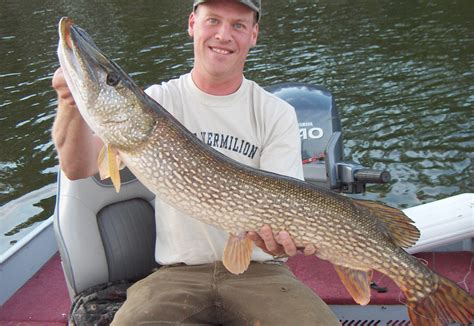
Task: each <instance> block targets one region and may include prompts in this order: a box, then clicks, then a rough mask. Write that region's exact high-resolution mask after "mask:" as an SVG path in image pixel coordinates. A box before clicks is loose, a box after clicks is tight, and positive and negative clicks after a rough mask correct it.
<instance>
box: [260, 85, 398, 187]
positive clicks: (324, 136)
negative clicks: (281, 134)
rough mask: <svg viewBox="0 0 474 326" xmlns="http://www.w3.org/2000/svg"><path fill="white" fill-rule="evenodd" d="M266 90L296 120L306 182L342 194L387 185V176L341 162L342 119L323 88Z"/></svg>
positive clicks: (278, 88) (384, 173) (271, 88)
mask: <svg viewBox="0 0 474 326" xmlns="http://www.w3.org/2000/svg"><path fill="white" fill-rule="evenodd" d="M266 89H267V91H269V92H271V93H273V94H274V95H276V96H277V97H279V98H281V99H283V100H284V101H286V102H288V103H289V104H291V105H292V106H293V107H294V108H295V110H296V115H297V117H298V123H299V127H300V137H301V157H302V160H303V170H304V175H305V179H306V180H307V181H309V182H313V183H317V184H320V185H324V186H327V187H328V188H330V189H332V190H335V191H340V192H344V193H352V194H354V193H362V192H364V191H365V187H366V185H367V184H368V183H387V182H389V181H390V179H391V177H390V173H389V172H388V171H386V170H376V169H371V168H367V167H364V166H362V165H360V164H358V163H355V162H349V161H344V160H343V142H342V140H343V138H342V128H341V120H340V118H339V113H338V110H337V106H336V103H335V100H334V97H333V96H332V94H331V93H330V92H329V91H328V90H327V89H325V88H324V87H321V86H318V85H311V84H305V83H281V84H277V85H273V86H269V87H266Z"/></svg>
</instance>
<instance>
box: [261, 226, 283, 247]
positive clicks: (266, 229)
mask: <svg viewBox="0 0 474 326" xmlns="http://www.w3.org/2000/svg"><path fill="white" fill-rule="evenodd" d="M258 234H259V235H260V237H261V238H262V240H263V242H265V246H266V247H267V249H268V250H269V251H271V252H272V253H274V254H278V253H277V250H278V246H279V245H278V243H277V242H276V241H275V237H274V236H273V231H272V229H271V228H270V226H268V225H264V226H263V227H262V228H261V229H260V232H259V233H258Z"/></svg>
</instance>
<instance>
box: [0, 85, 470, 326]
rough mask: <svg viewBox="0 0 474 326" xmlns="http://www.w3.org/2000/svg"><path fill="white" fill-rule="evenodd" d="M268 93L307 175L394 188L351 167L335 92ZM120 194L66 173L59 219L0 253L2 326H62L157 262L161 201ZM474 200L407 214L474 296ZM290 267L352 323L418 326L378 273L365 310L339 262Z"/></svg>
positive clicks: (134, 187)
mask: <svg viewBox="0 0 474 326" xmlns="http://www.w3.org/2000/svg"><path fill="white" fill-rule="evenodd" d="M268 90H269V91H270V92H272V93H274V94H275V95H276V96H279V97H280V98H282V99H284V100H286V101H288V102H289V103H290V104H292V105H293V106H294V107H295V108H296V111H297V115H298V121H299V123H300V136H301V138H302V160H303V163H304V165H303V166H304V173H305V178H306V180H308V181H309V182H314V183H316V184H320V185H324V186H326V187H328V188H329V189H332V190H334V191H338V192H342V193H347V194H350V195H353V194H361V193H363V192H364V191H365V189H366V185H367V184H369V183H386V182H388V181H389V180H390V173H389V171H384V170H375V169H371V168H366V167H363V166H361V165H360V164H357V163H354V162H349V161H344V158H343V143H342V130H341V123H340V120H339V116H338V112H337V107H336V105H335V101H334V98H333V97H332V94H331V93H330V92H329V91H327V90H326V89H324V88H323V87H320V86H316V85H308V84H301V83H284V84H278V85H275V86H272V87H268ZM121 179H122V186H121V191H120V192H119V193H118V194H117V193H116V192H115V190H114V188H113V185H112V184H111V183H110V181H108V180H100V178H99V177H98V176H93V177H90V178H88V179H83V180H76V181H71V180H69V179H68V178H67V177H66V176H65V175H64V174H63V173H62V172H61V171H60V172H59V173H58V182H57V189H58V190H57V198H56V208H55V213H54V215H53V216H51V217H50V218H49V219H47V220H46V221H44V222H42V223H41V224H40V225H39V226H38V227H36V228H35V229H34V230H33V231H32V232H30V233H29V234H28V235H27V236H25V237H24V238H23V239H21V240H20V241H18V242H17V243H15V244H14V245H13V246H12V247H10V248H9V249H8V250H7V251H6V252H5V253H3V254H2V255H1V256H0V289H1V290H0V325H18V324H21V325H28V324H29V325H62V324H66V323H67V322H68V316H69V314H70V312H71V310H72V309H75V308H76V307H77V302H78V298H81V293H82V294H83V293H84V292H85V291H86V292H87V291H90V289H91V288H92V289H96V288H97V286H99V287H101V288H103V287H107V286H110V285H115V284H122V283H120V282H123V280H129V281H130V280H137V279H140V278H143V277H145V276H146V275H148V274H149V273H150V272H151V271H152V270H153V269H154V268H158V267H159V266H157V264H156V262H155V261H154V238H155V227H154V214H155V212H154V195H153V194H152V193H151V192H150V191H149V190H148V189H147V188H145V187H144V186H143V185H142V184H141V183H140V182H139V181H138V180H137V179H136V178H135V177H134V176H133V174H132V173H131V172H130V171H129V170H127V169H123V170H122V171H121ZM473 209H474V194H473V193H465V194H459V195H456V196H452V197H449V198H445V199H441V200H438V201H435V202H431V203H427V204H422V205H419V206H415V207H411V208H408V209H405V210H404V212H405V213H406V215H407V216H408V217H410V218H411V219H412V220H414V221H415V225H416V226H417V227H418V228H419V229H420V231H421V237H420V239H419V241H418V242H417V244H416V245H415V246H413V247H411V248H410V249H408V251H409V252H410V253H412V254H415V255H416V256H417V257H418V258H419V259H421V260H423V261H424V262H425V263H426V264H428V265H429V266H430V267H431V268H432V269H433V270H435V271H437V272H438V273H440V274H442V275H444V276H446V277H448V278H449V279H451V280H453V281H455V282H456V283H457V284H459V285H460V286H461V287H463V288H465V289H467V290H468V291H469V292H470V293H471V294H474V271H473V267H474V254H473V251H474V250H473V249H474V214H473ZM287 264H288V266H289V267H290V268H291V269H292V271H293V272H294V273H295V275H296V276H297V277H298V278H299V279H300V280H301V281H302V282H304V283H305V284H306V285H307V286H308V287H310V288H311V289H313V290H314V291H315V292H316V293H317V294H318V295H319V296H320V297H321V298H322V299H323V300H324V301H325V302H326V303H328V304H329V305H330V307H331V309H332V310H333V311H334V312H335V314H336V315H337V316H338V318H339V319H340V320H341V322H342V324H343V325H409V324H410V323H409V319H408V316H407V312H406V307H405V305H404V297H403V294H402V293H401V291H400V290H399V288H398V287H397V286H396V285H395V284H394V283H393V282H392V281H391V280H390V279H389V278H388V277H385V276H384V275H382V274H380V273H377V272H376V273H374V278H373V281H374V282H373V283H372V289H373V291H372V299H371V302H370V304H369V305H367V306H364V307H362V306H359V305H357V304H356V303H355V302H354V301H353V300H352V298H351V297H350V295H349V294H348V293H347V292H346V290H345V288H344V286H343V285H342V283H341V282H340V281H339V279H338V277H337V276H336V273H334V269H333V267H332V266H331V264H330V263H328V262H326V261H323V260H320V259H318V258H317V257H315V256H311V257H305V256H303V255H296V256H294V257H291V258H289V259H288V262H287Z"/></svg>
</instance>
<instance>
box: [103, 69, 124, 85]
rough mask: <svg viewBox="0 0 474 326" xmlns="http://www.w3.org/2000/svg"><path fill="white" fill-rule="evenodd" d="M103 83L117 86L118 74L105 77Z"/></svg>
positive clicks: (112, 73)
mask: <svg viewBox="0 0 474 326" xmlns="http://www.w3.org/2000/svg"><path fill="white" fill-rule="evenodd" d="M105 82H106V83H107V85H109V86H117V84H118V83H119V82H120V77H119V75H118V74H116V73H114V72H111V73H109V74H108V75H107V78H106V79H105Z"/></svg>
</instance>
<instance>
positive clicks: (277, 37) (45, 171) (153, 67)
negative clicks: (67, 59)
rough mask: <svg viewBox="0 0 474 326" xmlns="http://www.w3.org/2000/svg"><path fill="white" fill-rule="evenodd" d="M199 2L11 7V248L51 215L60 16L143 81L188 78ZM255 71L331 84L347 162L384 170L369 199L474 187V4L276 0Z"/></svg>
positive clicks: (0, 31)
mask: <svg viewBox="0 0 474 326" xmlns="http://www.w3.org/2000/svg"><path fill="white" fill-rule="evenodd" d="M191 3H192V1H190V0H186V1H185V0H178V1H176V0H160V1H152V0H148V1H145V0H137V1H124V0H114V1H107V2H105V1H104V2H98V1H85V0H75V1H66V0H56V1H52V0H49V1H48V0H46V1H38V0H33V1H26V0H20V1H2V9H1V10H0V83H1V84H0V86H1V93H0V130H1V135H2V146H1V151H0V153H1V154H0V253H1V252H3V251H4V250H5V249H6V248H8V247H9V246H11V244H13V243H15V242H16V241H17V240H18V239H19V238H21V237H22V236H24V235H25V234H26V233H27V232H29V231H30V230H31V229H32V228H33V227H34V226H35V225H36V223H38V222H39V221H41V220H44V219H46V218H48V217H49V216H51V215H52V213H53V210H54V201H55V190H56V188H55V180H56V173H57V170H58V160H57V154H56V152H55V150H54V146H53V144H52V142H51V136H50V132H51V126H52V123H53V120H54V115H55V107H56V95H55V92H54V91H53V90H52V88H51V86H50V85H51V78H52V74H53V72H54V70H55V69H56V68H57V67H58V61H57V57H56V46H57V39H58V37H57V31H56V30H57V23H58V21H59V18H60V17H61V16H65V15H67V16H70V17H72V18H73V19H74V20H75V21H76V23H77V24H79V25H80V26H81V27H83V28H84V29H86V30H87V31H88V32H89V33H90V34H91V35H92V37H93V38H94V39H95V41H96V43H97V44H98V45H99V47H100V48H102V49H103V50H104V51H105V52H106V53H107V54H108V55H109V56H110V57H111V58H113V59H114V60H116V61H117V62H118V63H119V64H120V65H121V66H122V67H123V68H124V69H125V70H126V71H127V72H129V73H130V74H131V75H132V76H133V77H134V79H135V80H136V81H137V82H138V84H139V85H141V86H143V87H146V86H147V85H150V84H153V83H158V82H161V81H164V80H168V79H170V78H173V77H177V76H179V75H180V74H183V73H186V72H188V71H189V70H190V69H191V67H192V44H191V41H190V39H189V38H188V36H187V32H186V29H187V15H188V13H189V11H190V9H191ZM263 6H264V11H265V12H264V16H263V20H262V22H261V31H260V39H259V44H258V46H257V47H256V48H254V49H253V50H252V52H251V54H250V57H249V61H248V65H247V68H246V76H247V77H248V78H250V79H253V80H255V81H257V82H258V83H260V84H261V85H272V84H275V83H279V82H285V81H298V82H305V83H312V84H320V85H322V86H324V87H326V88H327V89H329V90H330V91H331V92H332V93H333V95H334V96H335V98H336V103H337V106H338V107H339V112H340V115H341V118H342V125H343V130H344V139H345V142H344V144H345V157H346V159H352V160H355V161H358V162H360V163H362V164H363V165H365V166H370V167H377V168H385V169H388V170H389V171H390V172H391V174H392V182H391V183H390V184H388V185H378V186H370V187H369V188H368V191H367V193H366V194H365V196H364V197H365V198H367V199H376V200H381V201H383V202H385V203H388V204H391V205H393V206H397V207H400V208H405V207H411V206H414V205H418V204H421V203H426V202H431V201H434V200H437V199H441V198H445V197H449V196H452V195H455V194H459V193H464V192H473V191H474V183H473V179H474V178H473V169H474V168H473V167H474V165H473V158H474V154H473V153H474V131H473V125H474V115H473V111H474V76H473V74H474V19H473V17H474V1H472V0H459V1H455V0H437V1H413V0H410V1H408V0H406V1H390V0H377V1H376V0H361V1H350V0H326V1H305V0H293V1H291V0H263Z"/></svg>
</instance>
